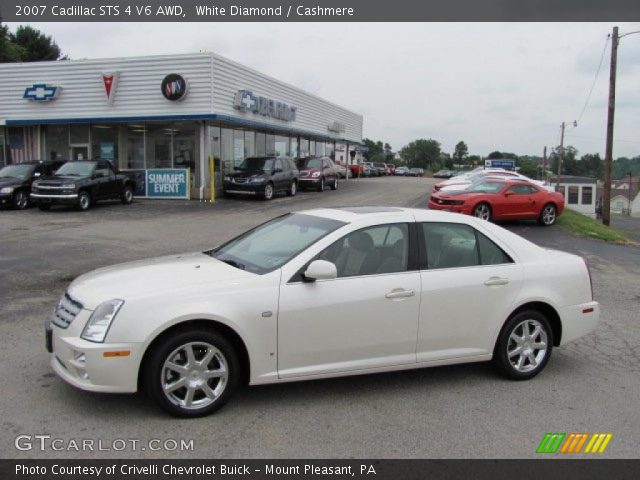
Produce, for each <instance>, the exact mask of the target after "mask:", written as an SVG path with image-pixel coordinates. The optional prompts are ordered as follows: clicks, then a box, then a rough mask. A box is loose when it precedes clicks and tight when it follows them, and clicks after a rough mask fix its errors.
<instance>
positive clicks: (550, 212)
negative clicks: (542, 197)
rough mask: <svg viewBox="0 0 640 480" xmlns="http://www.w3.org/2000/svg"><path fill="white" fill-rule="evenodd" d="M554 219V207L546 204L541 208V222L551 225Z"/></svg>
mask: <svg viewBox="0 0 640 480" xmlns="http://www.w3.org/2000/svg"><path fill="white" fill-rule="evenodd" d="M555 221H556V207H554V206H553V205H547V206H546V207H544V209H543V210H542V223H544V224H545V225H553V224H554V223H555Z"/></svg>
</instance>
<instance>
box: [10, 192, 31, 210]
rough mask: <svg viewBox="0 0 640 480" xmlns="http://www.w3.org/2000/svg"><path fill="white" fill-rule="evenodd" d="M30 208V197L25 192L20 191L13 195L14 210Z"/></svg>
mask: <svg viewBox="0 0 640 480" xmlns="http://www.w3.org/2000/svg"><path fill="white" fill-rule="evenodd" d="M28 206H29V195H28V194H27V192H25V191H24V190H18V191H17V192H16V193H14V194H13V208H15V209H16V210H24V209H25V208H27V207H28Z"/></svg>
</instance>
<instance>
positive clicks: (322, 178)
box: [318, 177, 324, 192]
mask: <svg viewBox="0 0 640 480" xmlns="http://www.w3.org/2000/svg"><path fill="white" fill-rule="evenodd" d="M318 191H319V192H324V177H321V178H320V183H319V184H318Z"/></svg>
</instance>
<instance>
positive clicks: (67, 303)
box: [51, 292, 82, 328]
mask: <svg viewBox="0 0 640 480" xmlns="http://www.w3.org/2000/svg"><path fill="white" fill-rule="evenodd" d="M80 310H82V304H81V303H80V302H78V301H77V300H74V299H73V298H71V296H70V295H69V294H68V293H67V292H65V293H64V295H62V297H60V301H59V302H58V306H57V307H56V309H55V311H54V312H53V316H52V317H51V323H53V324H54V325H56V326H58V327H60V328H67V327H68V326H69V325H71V322H73V319H74V318H76V315H78V313H80Z"/></svg>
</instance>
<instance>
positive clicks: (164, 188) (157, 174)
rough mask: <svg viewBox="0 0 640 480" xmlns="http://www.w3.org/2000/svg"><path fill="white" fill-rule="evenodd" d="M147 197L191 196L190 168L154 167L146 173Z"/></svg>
mask: <svg viewBox="0 0 640 480" xmlns="http://www.w3.org/2000/svg"><path fill="white" fill-rule="evenodd" d="M145 177H146V178H145V183H146V187H147V188H146V193H147V197H151V198H187V199H188V198H189V170H187V169H174V168H154V169H149V170H147V171H146V175H145Z"/></svg>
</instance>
